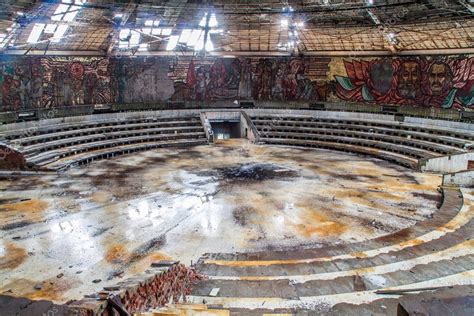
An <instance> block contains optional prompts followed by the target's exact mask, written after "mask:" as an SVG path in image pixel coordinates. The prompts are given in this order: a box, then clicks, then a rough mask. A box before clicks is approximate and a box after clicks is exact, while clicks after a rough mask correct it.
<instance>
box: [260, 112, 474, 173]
mask: <svg viewBox="0 0 474 316" xmlns="http://www.w3.org/2000/svg"><path fill="white" fill-rule="evenodd" d="M252 121H253V123H254V125H255V126H256V128H257V130H258V132H259V140H260V141H261V142H264V143H268V144H276V145H291V146H303V147H315V148H325V149H335V150H340V151H347V152H356V153H361V154H367V155H372V156H376V157H378V158H381V159H385V160H388V161H391V162H395V163H398V164H401V165H403V166H407V167H410V168H414V169H416V168H418V166H419V161H420V160H422V159H429V158H434V157H438V156H443V155H450V154H457V153H463V152H465V150H464V148H465V147H466V144H472V142H471V139H474V133H472V134H471V133H469V132H458V131H452V130H450V129H446V130H442V129H438V130H435V129H432V128H426V130H425V131H421V128H420V127H419V126H418V127H416V126H412V125H406V126H405V125H401V124H393V123H392V124H390V123H383V122H380V121H369V120H367V121H362V120H349V119H344V120H343V119H325V118H316V117H309V116H307V117H302V116H290V117H277V116H272V115H258V116H257V115H254V116H253V117H252ZM434 131H436V134H432V132H433V133H434ZM456 137H461V138H456Z"/></svg>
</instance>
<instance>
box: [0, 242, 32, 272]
mask: <svg viewBox="0 0 474 316" xmlns="http://www.w3.org/2000/svg"><path fill="white" fill-rule="evenodd" d="M4 252H5V255H3V256H0V270H3V269H15V268H16V267H18V266H19V265H20V264H22V263H23V262H24V261H25V260H26V257H27V256H28V255H27V253H26V250H25V249H23V248H20V247H17V246H15V245H14V244H13V243H10V242H8V243H5V246H4Z"/></svg>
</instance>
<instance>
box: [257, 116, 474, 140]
mask: <svg viewBox="0 0 474 316" xmlns="http://www.w3.org/2000/svg"><path fill="white" fill-rule="evenodd" d="M251 117H252V120H266V121H271V122H272V124H270V125H269V126H270V127H271V126H272V125H278V124H279V123H282V124H285V123H288V124H291V123H297V124H301V123H307V122H312V123H321V124H322V123H325V124H328V123H329V124H333V125H338V126H340V128H342V129H345V128H347V127H348V126H353V127H354V126H360V127H364V126H365V127H370V128H375V127H379V128H387V129H390V130H395V131H400V132H402V131H405V132H418V133H423V134H428V135H438V136H446V137H451V138H455V139H460V140H465V141H474V133H473V132H469V131H465V130H459V129H454V128H448V127H443V128H440V127H438V126H436V127H435V126H430V125H428V126H427V125H417V124H410V123H403V122H398V123H394V122H393V121H390V122H388V121H381V120H376V119H360V118H351V119H347V118H326V117H314V116H302V115H298V116H296V115H292V116H286V115H285V116H278V115H275V114H268V115H267V114H263V113H262V114H258V115H253V116H251Z"/></svg>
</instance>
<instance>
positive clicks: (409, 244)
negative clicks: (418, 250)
mask: <svg viewBox="0 0 474 316" xmlns="http://www.w3.org/2000/svg"><path fill="white" fill-rule="evenodd" d="M424 242H425V241H424V240H421V239H417V238H415V239H410V240H407V241H404V242H401V243H399V244H398V246H399V247H413V246H416V245H420V244H422V243H424Z"/></svg>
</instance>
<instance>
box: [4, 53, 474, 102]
mask: <svg viewBox="0 0 474 316" xmlns="http://www.w3.org/2000/svg"><path fill="white" fill-rule="evenodd" d="M335 61H336V59H333V60H332V59H331V58H325V57H311V58H310V57H305V58H239V59H237V58H221V59H218V58H217V59H216V58H193V57H179V58H164V57H163V58H162V57H160V58H158V57H148V58H143V57H140V58H100V57H82V58H81V57H7V56H4V57H3V58H2V59H1V60H0V108H1V110H3V111H9V110H21V109H30V108H50V107H63V106H74V105H83V104H105V103H133V102H159V101H166V100H173V101H185V100H193V101H212V100H225V99H227V100H236V99H240V100H248V99H253V100H276V101H286V100H302V101H327V100H331V101H333V100H340V99H342V100H348V101H356V102H374V103H385V104H397V105H413V106H433V107H443V108H456V109H461V108H464V107H472V106H473V101H474V87H473V86H474V85H473V82H474V69H473V67H474V66H473V64H474V62H473V59H472V58H467V57H465V58H463V57H458V58H443V59H430V58H413V59H412V58H385V59H364V60H359V59H352V60H342V59H338V60H337V62H336V63H339V64H340V67H339V68H341V69H340V70H341V71H339V72H338V73H337V74H335V75H334V76H333V75H332V74H331V69H330V67H333V66H334V65H333V64H335ZM342 64H343V65H342ZM336 68H337V67H336ZM330 78H331V79H330Z"/></svg>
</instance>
